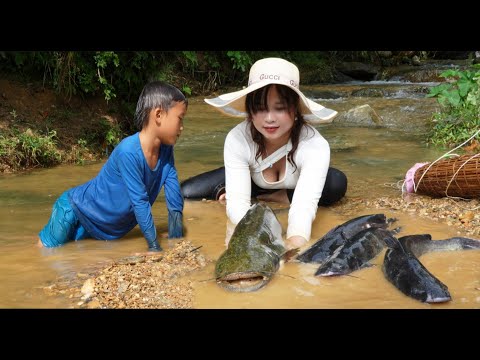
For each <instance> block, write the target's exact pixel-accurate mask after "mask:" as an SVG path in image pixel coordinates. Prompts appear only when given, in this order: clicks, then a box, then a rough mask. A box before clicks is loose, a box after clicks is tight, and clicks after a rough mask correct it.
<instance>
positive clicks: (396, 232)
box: [390, 226, 402, 234]
mask: <svg viewBox="0 0 480 360" xmlns="http://www.w3.org/2000/svg"><path fill="white" fill-rule="evenodd" d="M390 231H391V232H392V233H393V234H398V233H399V232H400V231H402V227H401V226H399V227H397V228H395V229H393V230H390Z"/></svg>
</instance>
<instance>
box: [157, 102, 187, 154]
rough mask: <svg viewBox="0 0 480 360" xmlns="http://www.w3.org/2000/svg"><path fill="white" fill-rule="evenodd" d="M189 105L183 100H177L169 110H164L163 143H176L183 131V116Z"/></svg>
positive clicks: (162, 122) (162, 124)
mask: <svg viewBox="0 0 480 360" xmlns="http://www.w3.org/2000/svg"><path fill="white" fill-rule="evenodd" d="M186 113H187V107H186V106H185V104H184V103H183V102H177V103H176V104H175V105H174V106H173V107H171V108H170V110H168V112H165V111H162V115H161V116H162V119H161V127H160V131H161V134H160V140H161V142H162V144H166V145H175V143H176V142H177V139H178V138H179V137H180V134H181V133H182V131H183V117H184V116H185V114H186Z"/></svg>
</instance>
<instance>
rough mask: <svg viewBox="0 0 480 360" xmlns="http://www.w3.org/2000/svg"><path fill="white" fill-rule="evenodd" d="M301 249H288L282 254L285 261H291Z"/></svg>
mask: <svg viewBox="0 0 480 360" xmlns="http://www.w3.org/2000/svg"><path fill="white" fill-rule="evenodd" d="M299 251H300V249H299V248H295V249H291V250H288V251H287V252H285V253H284V254H283V255H282V259H283V261H284V262H288V261H290V260H291V259H292V258H293V257H294V256H296V255H297V254H298V252H299Z"/></svg>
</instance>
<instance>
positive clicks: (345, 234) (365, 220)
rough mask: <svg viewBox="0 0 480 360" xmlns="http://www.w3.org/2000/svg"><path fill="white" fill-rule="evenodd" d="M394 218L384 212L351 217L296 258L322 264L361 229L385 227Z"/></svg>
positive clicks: (305, 261)
mask: <svg viewBox="0 0 480 360" xmlns="http://www.w3.org/2000/svg"><path fill="white" fill-rule="evenodd" d="M394 221H396V219H387V218H386V216H385V214H371V215H364V216H360V217H357V218H354V219H351V220H349V221H347V222H345V223H343V224H341V225H339V226H337V227H335V228H333V229H332V230H330V231H329V232H328V233H327V234H325V235H324V236H323V237H322V238H320V239H319V240H318V241H317V242H316V243H315V244H313V245H312V246H310V247H309V248H308V249H307V250H305V251H304V252H303V253H301V254H300V255H298V256H297V258H296V260H298V261H301V262H304V263H317V264H322V263H323V262H325V261H326V260H327V259H328V258H329V257H330V256H331V255H332V254H333V253H334V252H335V250H336V249H337V248H338V247H339V246H341V245H343V244H344V243H345V241H347V239H349V238H351V237H352V236H354V235H355V234H357V233H359V232H360V231H362V230H365V229H369V228H382V229H386V228H387V227H388V226H389V225H390V224H391V223H392V222H394Z"/></svg>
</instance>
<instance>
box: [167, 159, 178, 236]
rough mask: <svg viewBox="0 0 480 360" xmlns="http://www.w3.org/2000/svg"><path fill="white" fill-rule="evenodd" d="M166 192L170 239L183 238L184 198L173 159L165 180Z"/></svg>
mask: <svg viewBox="0 0 480 360" xmlns="http://www.w3.org/2000/svg"><path fill="white" fill-rule="evenodd" d="M164 191H165V201H166V203H167V210H168V238H169V239H172V238H180V237H183V196H182V191H181V189H180V182H179V181H178V175H177V169H176V168H175V166H174V165H173V159H172V166H171V167H170V171H169V172H168V175H167V177H166V179H165V185H164Z"/></svg>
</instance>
